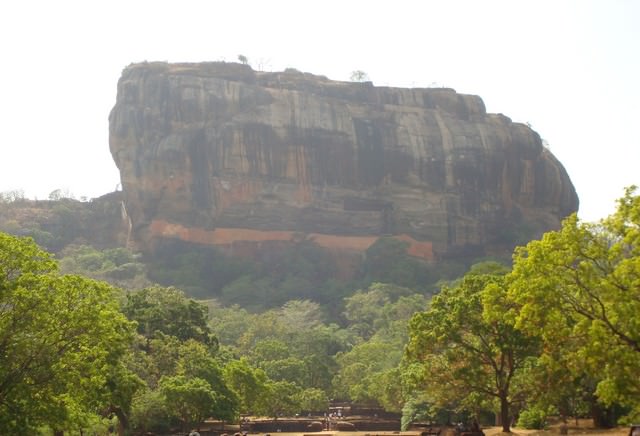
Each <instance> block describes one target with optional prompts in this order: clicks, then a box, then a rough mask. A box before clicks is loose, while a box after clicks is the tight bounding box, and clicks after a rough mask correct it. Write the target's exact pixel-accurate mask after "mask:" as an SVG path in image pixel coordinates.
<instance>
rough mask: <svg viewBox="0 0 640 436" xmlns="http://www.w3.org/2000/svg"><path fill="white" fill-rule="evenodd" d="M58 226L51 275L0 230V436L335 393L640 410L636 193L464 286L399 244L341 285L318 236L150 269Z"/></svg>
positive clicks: (390, 404) (165, 422) (493, 409)
mask: <svg viewBox="0 0 640 436" xmlns="http://www.w3.org/2000/svg"><path fill="white" fill-rule="evenodd" d="M70 204H71V205H73V204H74V203H70ZM48 206H49V204H48ZM48 206H47V207H48ZM50 206H51V207H53V206H54V203H51V205H50ZM47 210H48V209H47ZM58 212H60V211H53V209H51V210H50V211H49V212H48V213H54V214H57V213H58ZM63 215H64V214H62V215H60V216H63ZM58 224H59V225H60V226H63V223H62V222H61V221H59V222H58ZM4 226H5V227H6V226H7V223H4ZM8 226H9V227H11V228H12V231H14V232H15V233H21V232H20V229H19V228H15V227H16V224H15V223H8ZM38 226H39V224H38V223H35V222H34V226H33V228H32V230H34V229H35V230H38V231H45V230H42V227H38ZM49 229H50V230H52V231H53V233H51V237H52V238H53V239H51V240H49V242H48V243H49V244H53V245H52V246H56V247H58V248H59V247H60V245H57V244H61V245H62V246H64V248H63V249H61V251H59V256H60V261H59V262H56V261H55V260H54V258H53V257H52V256H51V255H49V254H48V253H47V252H45V251H43V250H42V249H40V248H38V247H37V246H36V245H35V244H34V242H33V241H32V240H30V239H23V238H22V239H21V238H15V237H12V236H9V235H6V234H2V233H0V353H1V354H0V355H1V356H2V357H3V358H2V359H0V433H1V434H13V433H16V432H17V430H18V429H20V430H21V431H24V430H31V431H36V429H37V428H38V427H48V428H49V429H52V430H58V431H60V430H66V431H77V430H79V429H88V428H90V427H91V428H98V427H99V426H101V425H102V426H103V427H104V426H107V425H109V424H110V423H113V422H115V421H117V424H118V425H119V426H120V429H121V431H125V430H126V429H128V430H129V431H132V432H138V433H144V432H149V431H153V432H168V431H177V430H178V429H181V430H185V429H187V428H189V427H191V426H194V425H197V424H198V423H199V422H200V421H201V420H203V419H205V418H209V417H212V418H217V419H223V420H227V421H232V422H233V421H236V420H237V419H238V417H239V416H240V414H255V415H260V416H273V417H276V416H279V415H281V414H295V413H301V412H306V411H318V412H322V411H325V410H326V409H327V407H328V404H329V399H332V400H336V401H353V402H357V403H359V404H362V405H367V406H372V407H382V408H384V409H385V410H387V411H395V412H400V411H402V413H403V426H404V425H407V424H408V423H409V422H410V421H411V420H416V419H423V420H433V421H440V422H446V421H447V420H450V419H452V418H451V417H452V416H455V417H456V419H461V420H465V419H479V420H484V422H485V423H486V422H487V419H488V418H487V417H488V416H491V417H492V416H493V415H495V416H498V417H501V418H502V423H503V425H504V429H505V430H508V428H509V424H510V422H511V419H510V418H512V417H514V416H519V420H518V425H519V426H524V427H531V428H539V427H543V426H544V425H545V423H546V419H547V417H548V416H549V415H550V414H560V415H562V416H563V417H568V416H586V415H589V414H590V415H591V416H593V417H594V418H596V421H597V423H598V424H601V425H606V424H615V421H616V418H619V417H620V416H621V415H623V414H624V415H626V416H625V417H622V418H621V420H620V421H619V422H624V421H625V420H626V421H630V420H633V419H637V418H638V417H640V385H639V384H638V374H640V364H639V363H638V362H640V359H638V354H639V353H640V351H639V349H640V348H639V347H640V346H639V343H640V336H639V335H640V324H639V321H638V319H639V318H638V316H637V314H638V313H640V260H639V259H640V257H639V255H640V244H639V243H640V199H639V197H638V196H637V195H636V191H635V190H634V189H629V190H627V192H626V195H625V197H624V198H622V199H621V200H620V202H619V207H618V210H617V211H616V213H615V214H614V215H612V216H611V217H609V218H608V219H606V220H603V221H602V222H600V223H598V224H589V223H583V222H581V221H580V220H578V219H577V218H576V217H575V216H572V217H569V218H568V219H567V220H565V222H564V223H563V225H562V228H561V229H560V230H558V231H556V232H549V233H547V234H545V235H544V236H543V237H542V238H541V239H540V240H538V241H531V242H529V243H528V244H527V245H526V247H521V248H519V249H517V250H516V253H515V255H514V267H513V270H509V268H507V267H505V266H503V265H501V264H497V263H495V262H486V261H485V262H480V263H476V264H475V265H473V266H472V267H471V268H470V269H469V270H468V271H467V272H466V274H464V275H463V274H462V273H463V272H464V269H461V268H462V267H461V264H455V263H450V264H442V265H440V269H439V270H435V269H434V268H433V267H432V266H429V265H425V264H424V263H422V262H419V261H417V260H415V259H413V258H411V257H409V256H407V255H406V253H405V248H406V247H405V246H404V244H403V243H402V242H399V241H396V240H394V239H390V238H382V239H381V240H380V241H378V243H376V244H374V245H373V246H372V247H371V248H370V249H369V250H368V251H367V253H366V255H365V256H364V257H363V261H362V264H361V269H360V270H359V271H358V272H357V277H355V278H354V279H353V281H349V282H347V281H343V282H338V281H336V280H334V279H332V278H331V277H333V276H335V275H336V274H337V273H338V266H337V265H336V264H335V263H334V260H333V259H332V257H331V256H329V255H328V254H327V252H326V251H324V250H322V249H321V248H320V247H318V246H316V245H315V244H313V243H312V242H310V241H302V242H300V243H298V244H295V245H294V246H292V247H291V248H290V249H283V250H280V251H274V252H273V253H268V254H266V253H262V254H261V255H259V256H257V257H255V258H253V259H252V260H246V259H245V260H239V259H235V258H229V257H227V256H225V255H224V254H222V253H221V252H219V251H216V250H214V249H212V248H208V247H200V248H197V249H195V250H194V249H193V246H188V245H185V244H182V243H180V242H175V241H174V242H167V243H166V244H167V245H166V246H160V247H158V252H157V256H156V257H155V258H154V259H152V260H149V259H142V258H141V257H140V256H138V255H135V254H133V253H131V252H130V251H128V250H126V249H122V248H115V249H114V248H110V249H102V250H98V249H95V248H93V247H90V246H87V245H74V244H70V243H69V242H70V238H71V237H70V236H69V237H68V236H65V235H66V233H64V231H63V230H64V229H63V228H62V227H60V228H59V229H58V228H54V227H49ZM35 230H34V231H31V230H30V231H29V232H27V233H29V234H33V235H34V236H35V234H36V233H37V232H36V231H35ZM59 232H61V233H59ZM22 233H25V232H24V231H23V232H22ZM60 235H62V236H60ZM39 238H40V240H41V241H44V240H46V239H47V238H46V237H43V236H42V234H41V235H40V236H39ZM60 238H62V239H60ZM76 242H77V241H76ZM59 270H60V271H61V272H62V273H66V275H65V274H61V273H60V272H59ZM147 277H149V278H150V279H148V278H147ZM98 280H100V281H98ZM102 280H104V281H102ZM444 280H448V281H444ZM153 281H156V282H161V283H162V286H160V285H153V284H152V282H153ZM106 282H109V283H111V284H116V285H118V286H121V287H124V288H126V289H127V292H121V291H120V290H118V289H116V288H114V287H112V286H111V285H109V284H107V283H106ZM436 283H438V285H437V286H438V287H439V288H440V291H439V293H438V294H437V295H435V296H434V297H433V298H431V297H430V294H431V292H432V291H433V290H434V289H435V286H436ZM168 285H170V286H169V287H164V286H168ZM181 289H183V290H184V292H183V290H181ZM190 296H191V297H193V296H201V297H206V298H207V299H206V300H201V301H196V300H193V299H192V298H191V297H190ZM452 414H453V415H452Z"/></svg>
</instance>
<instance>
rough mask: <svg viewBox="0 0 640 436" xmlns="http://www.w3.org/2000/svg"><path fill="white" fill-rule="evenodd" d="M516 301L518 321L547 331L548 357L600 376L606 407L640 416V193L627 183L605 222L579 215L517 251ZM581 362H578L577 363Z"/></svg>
mask: <svg viewBox="0 0 640 436" xmlns="http://www.w3.org/2000/svg"><path fill="white" fill-rule="evenodd" d="M510 280H511V282H512V283H511V290H510V293H509V297H510V300H511V301H512V302H513V303H514V305H515V306H514V310H513V316H514V318H515V319H516V320H517V323H518V324H517V325H518V326H519V327H520V328H522V329H523V330H524V331H527V332H542V336H543V339H544V341H545V351H546V354H545V356H546V358H547V359H556V360H557V359H562V360H564V361H568V362H573V364H572V365H571V368H572V370H573V371H574V375H579V374H580V373H581V372H586V373H587V374H589V375H590V376H591V377H593V378H595V379H596V380H599V382H598V384H597V389H596V393H597V396H598V398H599V399H600V400H601V401H603V402H604V403H606V404H614V403H618V404H623V405H626V406H628V407H632V408H634V409H635V413H636V414H638V415H637V416H640V378H639V377H638V374H640V317H639V316H638V313H640V197H639V196H638V195H637V189H636V188H635V187H631V188H628V189H627V190H626V192H625V196H624V197H623V198H622V199H620V200H619V201H618V208H617V210H616V211H615V213H614V214H613V215H611V216H609V217H608V218H606V219H604V220H602V221H601V222H599V223H596V224H593V223H585V222H582V221H580V220H579V219H578V218H577V216H576V215H575V214H574V215H572V216H570V217H568V218H567V219H566V220H565V221H564V222H563V224H562V228H561V229H560V230H558V231H555V232H548V233H546V234H545V235H544V236H543V237H542V238H541V239H540V240H537V241H531V242H530V243H529V244H527V246H526V247H521V248H519V249H518V250H517V251H516V253H515V255H514V267H513V273H512V275H511V277H510ZM577 363H579V365H577Z"/></svg>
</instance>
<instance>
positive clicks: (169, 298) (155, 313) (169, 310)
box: [122, 286, 217, 345]
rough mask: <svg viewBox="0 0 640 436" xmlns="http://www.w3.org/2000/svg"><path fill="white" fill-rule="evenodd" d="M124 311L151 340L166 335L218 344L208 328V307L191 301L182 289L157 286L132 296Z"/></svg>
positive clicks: (184, 339) (129, 295) (130, 294)
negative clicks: (156, 336) (160, 334)
mask: <svg viewBox="0 0 640 436" xmlns="http://www.w3.org/2000/svg"><path fill="white" fill-rule="evenodd" d="M122 310H123V312H124V313H125V314H126V315H127V317H128V318H129V319H131V320H134V321H136V322H137V323H138V333H140V334H141V335H143V336H145V337H147V338H151V337H153V336H154V335H155V334H156V333H157V332H162V333H164V334H167V335H171V336H175V337H176V338H178V339H180V340H182V341H186V340H187V339H195V340H197V341H200V342H202V343H204V344H208V345H215V344H216V342H217V341H216V339H215V337H214V336H213V335H212V334H211V330H210V329H209V326H208V324H207V312H208V309H207V306H205V305H203V304H200V303H198V302H197V301H195V300H192V299H191V298H187V297H186V296H185V295H184V293H183V292H182V291H180V290H179V289H175V288H163V287H160V286H153V287H150V288H145V289H143V290H141V291H139V292H132V293H129V294H127V299H126V302H125V304H124V306H123V309H122Z"/></svg>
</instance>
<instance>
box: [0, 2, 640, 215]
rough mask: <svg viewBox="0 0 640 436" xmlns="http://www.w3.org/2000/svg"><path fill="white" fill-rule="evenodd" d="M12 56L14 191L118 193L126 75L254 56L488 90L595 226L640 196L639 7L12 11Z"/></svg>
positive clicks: (0, 12) (3, 135)
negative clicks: (537, 138) (117, 125)
mask: <svg viewBox="0 0 640 436" xmlns="http://www.w3.org/2000/svg"><path fill="white" fill-rule="evenodd" d="M0 48H1V49H2V50H1V51H0V59H1V61H0V62H1V68H0V86H2V93H1V94H0V95H1V97H0V116H1V120H2V122H1V124H0V159H1V162H2V165H1V167H0V192H7V191H13V190H22V191H24V193H25V195H26V196H27V197H30V198H39V199H46V198H48V196H49V193H51V192H52V191H53V190H56V189H61V190H63V191H65V192H68V193H72V194H73V195H74V196H75V197H76V198H81V197H86V198H93V197H98V196H100V195H103V194H106V193H108V192H111V191H113V190H115V189H116V187H117V186H118V184H119V180H120V179H119V173H118V169H117V168H116V166H115V164H114V161H113V159H112V157H111V154H110V152H109V138H108V136H109V135H108V116H109V111H110V110H111V108H112V107H113V105H114V104H115V99H116V86H117V81H118V78H119V77H120V74H121V72H122V70H123V69H124V68H125V67H126V66H127V65H129V64H131V63H135V62H142V61H168V62H202V61H216V60H225V61H228V62H229V61H236V60H237V58H238V55H240V54H242V55H244V56H246V57H247V58H248V59H249V63H250V64H251V65H252V66H253V67H254V69H262V70H266V71H281V70H284V69H285V68H288V67H292V68H296V69H298V70H301V71H305V72H310V73H314V74H319V75H325V76H327V77H329V78H330V79H335V80H349V77H350V75H351V72H352V71H355V70H362V71H365V72H366V73H367V74H368V76H369V77H370V79H371V80H372V81H373V83H374V85H380V86H399V87H428V86H445V87H449V88H454V89H455V90H456V91H458V92H460V93H465V94H475V95H479V96H480V97H482V99H483V100H484V102H485V105H486V107H487V111H488V112H491V113H503V114H505V115H507V116H508V117H510V118H511V119H512V120H514V121H518V122H523V123H529V124H530V125H531V126H532V128H533V129H534V130H536V131H537V132H538V133H539V134H540V135H541V137H542V138H543V139H545V140H546V141H547V143H548V144H549V147H550V149H551V151H552V152H553V153H554V154H555V156H556V157H557V158H558V159H559V160H560V161H561V162H562V164H563V165H564V166H565V168H566V169H567V171H568V173H569V176H570V177H571V179H572V181H573V184H574V186H575V187H576V191H577V192H578V196H579V197H580V211H579V216H580V217H581V218H582V219H583V220H587V221H595V220H598V219H600V218H603V217H605V216H607V215H609V214H611V213H612V212H613V211H614V210H615V200H616V199H617V198H620V197H621V196H622V195H623V193H624V187H626V186H630V185H632V184H635V185H640V171H639V170H638V167H639V164H640V1H635V0H627V1H623V0H600V1H589V0H573V1H571V0H504V1H498V0H483V1H480V0H466V1H462V0H441V1H430V0H414V1H409V0H393V1H389V0H387V1H378V0H367V1H359V0H340V1H336V0H322V1H315V2H310V1H304V0H297V1H279V0H269V1H265V0H254V1H250V0H244V1H243V0H228V1H225V0H218V1H213V0H181V1H179V2H178V1H164V0H153V1H147V0H126V1H123V0H109V1H100V0H95V1H70V0H56V1H50V0H36V1H30V0H21V1H6V2H2V4H1V5H0Z"/></svg>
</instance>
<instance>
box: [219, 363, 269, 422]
mask: <svg viewBox="0 0 640 436" xmlns="http://www.w3.org/2000/svg"><path fill="white" fill-rule="evenodd" d="M223 374H224V380H225V382H226V384H227V385H228V386H229V388H230V389H231V390H232V391H233V392H234V393H235V394H236V395H237V397H238V399H239V404H240V406H239V409H240V413H253V414H257V415H259V414H262V413H265V412H266V407H267V405H266V404H265V397H266V395H267V382H268V379H267V376H266V374H265V373H264V371H262V370H261V369H257V368H253V367H251V365H249V363H248V362H247V361H246V360H245V359H240V360H234V361H231V362H229V363H228V364H227V365H226V366H225V367H224V370H223Z"/></svg>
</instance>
